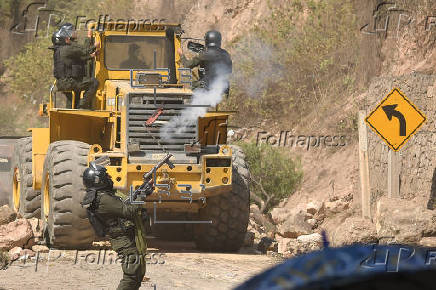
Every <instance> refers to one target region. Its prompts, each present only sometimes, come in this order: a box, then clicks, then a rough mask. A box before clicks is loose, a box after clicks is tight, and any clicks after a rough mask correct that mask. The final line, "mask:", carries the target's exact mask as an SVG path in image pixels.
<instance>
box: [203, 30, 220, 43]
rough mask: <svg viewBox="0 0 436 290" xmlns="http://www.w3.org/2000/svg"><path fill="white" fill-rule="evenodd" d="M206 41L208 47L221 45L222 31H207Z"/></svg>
mask: <svg viewBox="0 0 436 290" xmlns="http://www.w3.org/2000/svg"><path fill="white" fill-rule="evenodd" d="M204 42H205V44H206V46H207V47H221V33H219V31H216V30H211V31H208V32H206V34H205V35H204Z"/></svg>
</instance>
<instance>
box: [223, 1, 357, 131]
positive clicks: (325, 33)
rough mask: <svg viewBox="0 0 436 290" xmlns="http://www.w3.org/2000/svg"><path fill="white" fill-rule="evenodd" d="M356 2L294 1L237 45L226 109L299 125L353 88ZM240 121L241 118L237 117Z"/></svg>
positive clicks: (245, 116)
mask: <svg viewBox="0 0 436 290" xmlns="http://www.w3.org/2000/svg"><path fill="white" fill-rule="evenodd" d="M352 2H353V1H352V0H345V1H343V0H324V1H315V0H311V1H306V0H304V1H303V0H292V1H288V2H286V1H285V2H284V4H283V5H282V6H281V7H278V8H275V9H272V14H271V16H270V17H269V19H267V20H265V21H264V23H262V24H260V25H258V26H257V27H255V28H254V29H253V30H252V31H251V32H250V33H248V34H246V35H247V36H244V37H242V38H240V39H238V40H236V41H234V43H233V49H232V53H233V59H234V62H235V72H234V76H235V78H234V80H233V83H232V94H231V96H230V98H229V100H228V101H227V104H226V106H227V107H228V108H231V109H237V110H239V111H241V112H247V114H244V115H243V116H240V118H244V120H245V121H246V120H247V119H246V118H247V117H248V116H249V117H250V118H251V120H256V119H259V118H271V115H273V118H274V119H276V120H277V119H278V120H280V118H284V117H286V120H287V121H291V122H297V121H299V120H300V119H301V117H302V116H305V114H306V113H308V112H310V111H312V110H313V109H315V108H317V107H319V106H321V104H323V103H325V102H329V103H336V101H337V100H338V99H339V98H341V97H343V96H347V95H349V94H350V93H351V92H353V89H354V88H355V79H356V66H357V64H358V58H357V55H358V53H357V50H358V41H357V40H358V34H359V30H358V29H356V24H355V22H356V20H355V16H354V15H355V12H354V10H353V5H352ZM236 118H238V116H236Z"/></svg>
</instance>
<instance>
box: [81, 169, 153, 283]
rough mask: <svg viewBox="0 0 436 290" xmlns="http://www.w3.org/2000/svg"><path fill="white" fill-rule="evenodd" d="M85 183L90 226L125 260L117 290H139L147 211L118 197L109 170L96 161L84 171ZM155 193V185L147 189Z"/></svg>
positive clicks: (143, 268) (143, 257) (144, 247)
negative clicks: (106, 239) (107, 239)
mask: <svg viewBox="0 0 436 290" xmlns="http://www.w3.org/2000/svg"><path fill="white" fill-rule="evenodd" d="M83 184H84V185H85V187H86V192H87V193H86V195H85V197H84V199H83V202H82V206H83V207H85V208H87V213H88V218H89V221H90V223H91V225H92V226H93V227H94V230H95V232H96V234H97V235H98V236H106V235H107V236H109V238H110V242H111V244H112V248H113V250H114V251H116V252H117V254H118V256H119V257H121V258H122V266H121V267H122V270H123V272H124V274H123V278H122V279H121V281H120V284H119V285H118V288H117V289H118V290H133V289H139V288H140V287H141V282H142V280H143V278H144V275H145V254H146V253H145V251H146V244H145V240H144V235H145V232H143V226H142V220H141V216H142V217H145V209H143V208H141V206H139V205H133V204H128V203H124V202H123V201H122V200H121V199H120V198H119V197H117V196H116V195H115V191H114V189H113V182H112V180H111V177H110V176H109V175H108V174H107V172H106V168H104V167H103V166H100V165H96V164H95V163H94V162H91V164H90V167H89V168H87V169H86V170H85V171H84V173H83ZM153 190H154V186H149V187H147V191H148V193H149V194H150V193H152V192H153ZM135 226H136V229H135ZM138 229H139V230H138Z"/></svg>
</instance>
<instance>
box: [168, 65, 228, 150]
mask: <svg viewBox="0 0 436 290" xmlns="http://www.w3.org/2000/svg"><path fill="white" fill-rule="evenodd" d="M217 75H218V76H217V78H216V79H215V80H214V81H213V82H212V83H211V84H210V85H209V89H202V88H198V89H195V90H194V92H193V95H192V99H191V103H190V105H194V106H197V105H201V106H199V107H187V108H185V109H184V110H183V111H182V112H181V114H180V115H179V116H174V117H173V118H171V119H170V121H169V122H168V123H166V124H165V125H164V126H163V127H162V128H161V130H160V138H161V139H162V140H165V141H167V142H171V141H172V134H182V133H185V132H186V131H187V130H188V129H189V127H190V126H192V125H195V124H196V123H197V121H198V118H199V117H202V116H204V115H205V114H206V112H207V110H208V108H209V107H214V106H216V105H218V104H219V103H220V102H221V101H222V99H223V94H224V92H225V90H226V89H227V86H228V80H229V77H230V76H229V74H228V73H226V72H225V69H224V68H222V69H221V68H218V73H217Z"/></svg>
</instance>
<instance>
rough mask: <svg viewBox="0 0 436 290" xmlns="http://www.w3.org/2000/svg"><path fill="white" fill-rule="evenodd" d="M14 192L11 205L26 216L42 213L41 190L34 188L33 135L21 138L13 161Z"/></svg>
mask: <svg viewBox="0 0 436 290" xmlns="http://www.w3.org/2000/svg"><path fill="white" fill-rule="evenodd" d="M12 170H13V171H12V194H10V195H9V205H10V207H11V208H13V209H15V211H17V212H18V213H20V214H21V216H22V217H24V218H32V217H37V218H39V217H40V215H41V192H40V191H37V190H34V189H33V177H32V137H26V138H22V139H19V140H18V141H17V143H16V144H15V149H14V156H13V161H12Z"/></svg>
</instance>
